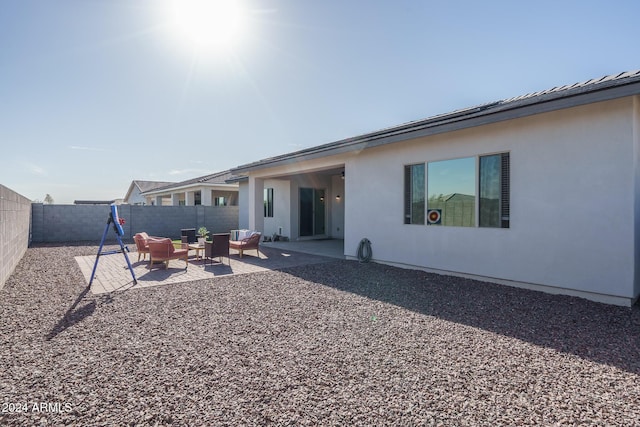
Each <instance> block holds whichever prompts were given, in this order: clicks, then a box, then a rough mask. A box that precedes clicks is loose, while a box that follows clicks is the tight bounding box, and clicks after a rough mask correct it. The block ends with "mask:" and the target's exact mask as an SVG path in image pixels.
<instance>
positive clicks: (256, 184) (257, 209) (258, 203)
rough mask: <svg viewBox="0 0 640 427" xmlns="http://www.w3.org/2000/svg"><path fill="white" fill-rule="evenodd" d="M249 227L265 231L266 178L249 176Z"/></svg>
mask: <svg viewBox="0 0 640 427" xmlns="http://www.w3.org/2000/svg"><path fill="white" fill-rule="evenodd" d="M249 228H250V229H251V230H255V231H259V232H261V233H264V179H261V178H254V177H252V176H250V177H249Z"/></svg>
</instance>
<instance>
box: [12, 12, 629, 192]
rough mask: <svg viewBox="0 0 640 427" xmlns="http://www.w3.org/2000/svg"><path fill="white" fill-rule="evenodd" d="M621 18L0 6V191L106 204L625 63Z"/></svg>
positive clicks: (624, 20)
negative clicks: (132, 189)
mask: <svg viewBox="0 0 640 427" xmlns="http://www.w3.org/2000/svg"><path fill="white" fill-rule="evenodd" d="M211 2H213V3H215V4H213V5H212V4H211ZM638 16H640V2H639V1H637V0H621V1H618V2H615V3H611V2H610V1H604V0H603V1H589V0H581V1H572V0H565V1H558V0H553V1H547V0H536V1H529V2H520V1H491V0H487V1H483V2H478V1H463V0H459V1H455V0H451V1H430V0H415V1H408V0H393V1H391V0H386V1H380V0H350V1H337V0H324V1H317V0H260V1H258V0H237V1H235V2H233V3H232V4H231V5H230V4H228V2H226V4H225V2H224V1H223V0H217V2H216V0H211V1H210V2H204V3H203V0H182V1H179V2H177V3H176V1H173V0H0V150H1V154H0V184H2V185H4V186H6V187H8V188H10V189H12V190H14V191H16V192H18V193H20V194H22V195H23V196H25V197H27V198H29V199H31V200H36V201H43V200H44V199H45V196H46V195H47V194H49V195H50V196H51V197H52V198H53V200H54V202H55V203H62V204H69V203H73V201H74V200H111V199H116V198H122V197H124V196H125V194H126V192H127V190H128V188H129V185H130V184H131V181H133V180H151V181H175V182H179V181H183V180H187V179H191V178H195V177H198V176H202V175H206V174H209V173H214V172H218V171H223V170H226V169H230V168H233V167H236V166H239V165H242V164H246V163H250V162H253V161H257V160H260V159H264V158H267V157H271V156H275V155H279V154H284V153H288V152H292V151H296V150H300V149H303V148H307V147H312V146H315V145H319V144H324V143H329V142H333V141H337V140H340V139H343V138H348V137H353V136H357V135H360V134H364V133H368V132H372V131H375V130H378V129H382V128H386V127H389V126H394V125H398V124H402V123H406V122H409V121H413V120H419V119H422V118H426V117H430V116H433V115H436V114H441V113H447V112H450V111H453V110H456V109H460V108H465V107H471V106H475V105H478V104H482V103H486V102H492V101H497V100H500V99H505V98H510V97H514V96H518V95H523V94H526V93H530V92H535V91H539V90H544V89H548V88H552V87H555V86H560V85H564V84H571V83H576V82H580V81H585V80H588V79H591V78H595V77H601V76H604V75H608V74H616V73H619V72H623V71H631V70H636V69H640V43H638V31H637V17H638Z"/></svg>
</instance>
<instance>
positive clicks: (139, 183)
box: [124, 179, 173, 202]
mask: <svg viewBox="0 0 640 427" xmlns="http://www.w3.org/2000/svg"><path fill="white" fill-rule="evenodd" d="M169 184H173V183H172V182H171V181H143V180H139V179H136V180H133V181H131V184H130V185H129V189H128V190H127V194H126V195H125V196H124V200H125V202H128V201H129V198H130V197H131V194H132V193H133V190H134V188H137V189H138V191H139V192H140V193H144V192H145V191H150V190H153V189H154V188H158V187H164V186H166V185H169Z"/></svg>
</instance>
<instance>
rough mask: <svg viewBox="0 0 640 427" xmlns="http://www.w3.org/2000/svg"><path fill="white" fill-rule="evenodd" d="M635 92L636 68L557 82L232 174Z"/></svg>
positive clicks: (639, 81)
mask: <svg viewBox="0 0 640 427" xmlns="http://www.w3.org/2000/svg"><path fill="white" fill-rule="evenodd" d="M637 94H640V70H636V71H629V72H624V73H620V74H615V75H609V76H604V77H601V78H598V79H591V80H587V81H584V82H581V83H575V84H572V85H565V86H558V87H554V88H551V89H547V90H543V91H540V92H534V93H529V94H526V95H522V96H517V97H514V98H509V99H504V100H502V101H497V102H491V103H487V104H482V105H478V106H475V107H470V108H464V109H461V110H456V111H453V112H450V113H446V114H440V115H437V116H433V117H429V118H426V119H421V120H416V121H412V122H408V123H405V124H401V125H398V126H394V127H390V128H386V129H382V130H378V131H375V132H371V133H367V134H364V135H360V136H356V137H352V138H347V139H342V140H339V141H335V142H331V143H328V144H323V145H318V146H315V147H311V148H307V149H304V150H300V151H295V152H292V153H287V154H283V155H280V156H275V157H270V158H267V159H263V160H259V161H257V162H253V163H247V164H245V165H241V166H238V167H236V168H234V169H231V172H232V173H234V174H243V173H247V172H250V171H252V170H257V169H263V168H267V167H273V166H280V165H285V164H290V163H294V162H300V161H304V160H311V159H316V158H320V157H325V156H330V155H335V154H341V153H347V152H351V151H356V150H362V149H365V148H371V147H375V146H379V145H384V144H390V143H393V142H399V141H406V140H408V139H414V138H418V137H423V136H428V135H436V134H440V133H445V132H452V131H455V130H460V129H467V128H470V127H475V126H481V125H485V124H490V123H496V122H500V121H503V120H510V119H515V118H520V117H526V116H530V115H533V114H539V113H545V112H549V111H555V110H559V109H563V108H570V107H575V106H579V105H585V104H590V103H593V102H599V101H607V100H611V99H616V98H621V97H624V96H630V95H637Z"/></svg>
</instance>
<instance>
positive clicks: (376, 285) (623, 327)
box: [284, 261, 640, 375]
mask: <svg viewBox="0 0 640 427" xmlns="http://www.w3.org/2000/svg"><path fill="white" fill-rule="evenodd" d="M284 271H285V272H286V273H288V274H292V275H294V276H296V277H299V278H301V279H304V280H308V281H311V282H315V283H318V284H321V285H325V286H330V287H332V288H335V289H338V290H341V291H345V292H351V293H355V294H358V295H361V296H363V297H367V298H371V299H374V300H378V301H383V302H385V303H389V304H393V305H396V306H399V307H403V308H405V309H407V310H411V311H414V312H417V313H420V314H424V315H428V316H434V317H437V318H440V319H443V320H447V321H451V322H456V323H460V324H464V325H467V326H472V327H475V328H480V329H483V330H486V331H491V332H494V333H496V334H500V335H504V336H508V337H512V338H516V339H519V340H522V341H526V342H529V343H531V344H535V345H538V346H542V347H546V348H550V349H553V350H557V351H560V352H563V353H567V354H572V355H575V356H578V357H580V358H583V359H587V360H591V361H594V362H597V363H601V364H606V365H611V366H615V367H617V368H620V369H623V370H625V371H628V372H631V373H634V374H639V375H640V307H639V306H638V304H636V305H635V306H634V307H632V308H628V307H617V306H612V305H607V304H600V303H596V302H592V301H589V300H586V299H582V298H577V297H570V296H563V295H551V294H546V293H543V292H537V291H530V290H525V289H518V288H514V287H509V286H503V285H497V284H493V283H487V282H480V281H476V280H471V279H464V278H460V277H453V276H443V275H438V274H432V273H426V272H423V271H420V270H405V269H400V268H396V267H390V266H386V265H382V264H361V263H358V262H355V261H339V262H335V263H328V264H318V265H307V266H304V267H302V268H296V267H294V268H290V269H286V270H284ZM487 345H490V343H487Z"/></svg>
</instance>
